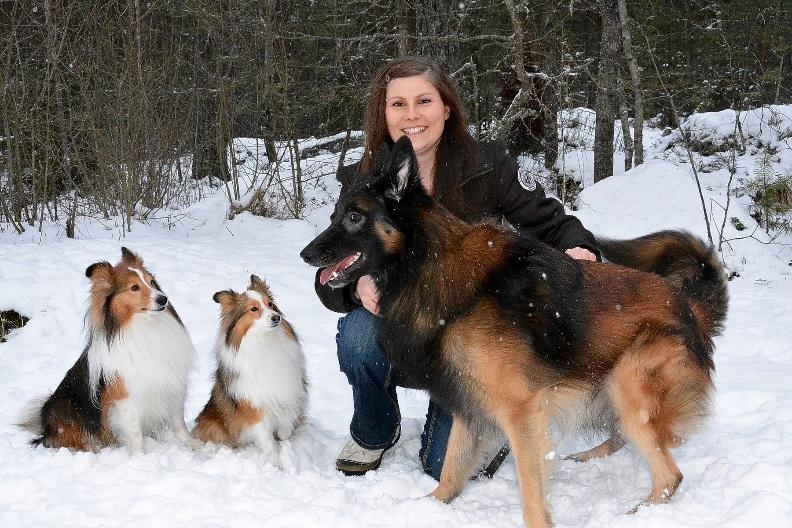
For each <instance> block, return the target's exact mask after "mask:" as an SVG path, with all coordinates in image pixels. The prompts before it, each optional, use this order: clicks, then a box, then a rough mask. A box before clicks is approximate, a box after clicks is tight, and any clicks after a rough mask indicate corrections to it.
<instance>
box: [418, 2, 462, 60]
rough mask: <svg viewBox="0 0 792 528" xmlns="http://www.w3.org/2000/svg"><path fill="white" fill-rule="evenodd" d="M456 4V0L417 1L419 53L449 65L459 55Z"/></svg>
mask: <svg viewBox="0 0 792 528" xmlns="http://www.w3.org/2000/svg"><path fill="white" fill-rule="evenodd" d="M456 4H457V2H455V1H454V0H426V1H421V2H416V3H415V29H416V33H417V34H418V45H417V46H416V52H417V54H418V55H422V56H424V57H429V58H430V59H434V60H436V61H437V62H439V63H440V64H443V65H445V66H448V65H449V64H452V63H454V62H455V59H456V57H457V56H458V55H459V45H458V43H457V42H456V40H454V38H453V37H455V36H456V35H457V31H458V29H459V28H458V27H457V19H456Z"/></svg>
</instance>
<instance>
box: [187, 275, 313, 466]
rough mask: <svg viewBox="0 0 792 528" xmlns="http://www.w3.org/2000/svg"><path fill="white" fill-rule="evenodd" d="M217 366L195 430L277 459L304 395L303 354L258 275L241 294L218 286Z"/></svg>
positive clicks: (297, 420) (209, 439)
mask: <svg viewBox="0 0 792 528" xmlns="http://www.w3.org/2000/svg"><path fill="white" fill-rule="evenodd" d="M213 299H214V300H215V302H217V303H219V304H220V312H221V320H220V332H219V335H218V339H217V346H216V353H217V360H218V366H217V371H216V373H215V383H214V387H212V393H211V396H210V397H209V402H208V403H207V404H206V406H205V407H204V409H203V411H201V414H200V415H198V418H196V426H195V429H194V430H193V434H194V435H196V436H197V437H198V438H200V439H201V440H203V441H204V442H215V443H218V444H225V445H230V446H237V445H240V444H245V443H253V444H255V445H256V446H257V447H258V448H259V449H260V450H261V451H262V453H264V455H266V456H267V458H268V459H269V460H270V461H271V462H273V463H274V464H278V447H277V444H276V442H275V437H276V436H277V438H278V439H280V440H285V439H287V438H289V437H290V436H291V435H292V433H293V432H294V428H295V427H296V426H297V424H298V423H300V421H301V420H302V419H303V413H304V410H305V405H306V402H307V399H308V392H307V383H306V378H305V356H304V355H303V351H302V348H301V347H300V342H299V340H298V339H297V336H296V334H295V333H294V329H293V328H292V326H291V325H290V324H289V323H288V322H287V321H286V320H285V319H284V318H283V314H282V313H281V311H280V310H279V309H278V307H277V306H276V305H275V304H274V302H273V299H272V292H271V291H270V289H269V287H268V286H267V284H266V283H265V282H264V281H263V280H261V279H260V278H259V277H257V276H256V275H251V276H250V286H248V289H247V291H245V292H244V293H237V292H235V291H233V290H224V291H219V292H217V293H215V294H214V297H213Z"/></svg>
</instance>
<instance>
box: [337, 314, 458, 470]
mask: <svg viewBox="0 0 792 528" xmlns="http://www.w3.org/2000/svg"><path fill="white" fill-rule="evenodd" d="M379 333H380V320H379V318H378V317H377V316H375V315H373V314H372V313H371V312H369V311H368V310H366V309H365V308H357V309H355V310H353V311H351V312H349V313H348V314H347V315H346V316H344V317H342V318H341V319H339V320H338V335H336V343H337V345H338V364H339V366H340V367H341V371H342V372H343V373H344V374H346V376H347V380H349V384H350V385H352V400H353V404H354V409H355V410H354V414H353V415H352V423H351V424H350V425H349V432H350V433H351V434H352V438H354V439H355V442H357V443H358V444H360V445H362V446H363V447H366V448H368V449H382V448H389V447H391V446H392V445H393V444H395V443H396V441H397V440H398V439H399V436H398V435H399V423H400V422H401V414H400V413H399V401H398V399H397V398H396V386H395V385H394V383H393V373H392V369H391V364H390V361H388V358H387V357H386V356H385V353H384V352H383V351H382V348H381V347H380V343H379ZM451 422H452V417H451V415H450V414H448V413H447V412H445V411H444V410H443V409H441V408H440V407H439V406H438V405H437V404H435V403H434V402H433V401H430V402H429V409H428V411H427V413H426V423H425V424H424V430H423V433H422V434H421V449H420V451H419V453H418V455H419V457H420V458H421V464H422V465H423V468H424V471H425V472H426V473H427V474H428V475H430V476H432V477H434V478H435V479H438V480H439V478H440V472H441V471H442V469H443V461H444V460H445V453H446V448H447V447H448V436H449V434H450V433H451Z"/></svg>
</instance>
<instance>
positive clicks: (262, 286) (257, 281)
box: [248, 275, 275, 302]
mask: <svg viewBox="0 0 792 528" xmlns="http://www.w3.org/2000/svg"><path fill="white" fill-rule="evenodd" d="M248 290H253V291H257V292H259V293H260V294H262V295H265V296H267V297H269V300H270V301H271V302H275V301H274V300H273V298H272V292H271V291H270V289H269V286H268V285H267V282H266V281H265V280H263V279H261V278H260V277H259V276H258V275H251V276H250V286H248Z"/></svg>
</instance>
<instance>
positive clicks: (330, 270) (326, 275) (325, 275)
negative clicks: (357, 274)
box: [319, 253, 358, 286]
mask: <svg viewBox="0 0 792 528" xmlns="http://www.w3.org/2000/svg"><path fill="white" fill-rule="evenodd" d="M357 257H358V256H357V254H356V253H352V254H351V255H349V256H348V257H346V258H345V259H343V260H342V261H341V262H338V263H336V264H335V265H333V266H327V267H326V268H325V269H323V270H322V273H321V274H320V275H319V284H321V285H322V286H324V285H325V284H327V283H328V282H329V281H330V278H331V277H332V276H333V274H334V273H341V271H342V270H343V269H344V268H346V267H347V266H350V265H351V264H352V263H353V262H355V261H356V260H357Z"/></svg>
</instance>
